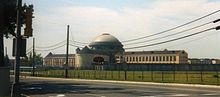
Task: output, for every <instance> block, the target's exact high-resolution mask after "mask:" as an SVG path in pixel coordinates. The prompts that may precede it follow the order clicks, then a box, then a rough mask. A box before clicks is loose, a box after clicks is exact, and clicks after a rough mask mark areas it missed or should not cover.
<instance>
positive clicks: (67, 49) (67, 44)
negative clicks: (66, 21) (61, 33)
mask: <svg viewBox="0 0 220 97" xmlns="http://www.w3.org/2000/svg"><path fill="white" fill-rule="evenodd" d="M66 40H67V43H66V64H65V77H66V78H67V77H68V64H69V62H68V57H69V25H67V39H66Z"/></svg>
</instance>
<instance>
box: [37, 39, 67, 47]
mask: <svg viewBox="0 0 220 97" xmlns="http://www.w3.org/2000/svg"><path fill="white" fill-rule="evenodd" d="M65 42H66V40H63V41H61V42H58V43H56V44H54V45H50V46H45V47H43V46H37V47H36V48H53V47H56V46H59V45H61V44H65Z"/></svg>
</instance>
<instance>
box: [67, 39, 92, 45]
mask: <svg viewBox="0 0 220 97" xmlns="http://www.w3.org/2000/svg"><path fill="white" fill-rule="evenodd" d="M70 41H71V42H73V43H78V44H86V45H87V44H89V43H86V42H79V41H75V40H70Z"/></svg>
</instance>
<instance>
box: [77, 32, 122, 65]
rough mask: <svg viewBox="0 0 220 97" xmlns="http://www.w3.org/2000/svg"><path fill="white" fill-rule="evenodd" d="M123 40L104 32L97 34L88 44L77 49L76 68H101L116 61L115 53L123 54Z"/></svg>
mask: <svg viewBox="0 0 220 97" xmlns="http://www.w3.org/2000/svg"><path fill="white" fill-rule="evenodd" d="M123 52H124V49H123V45H122V44H121V42H120V41H119V40H118V39H117V38H115V37H114V36H112V35H110V34H107V33H104V34H102V35H99V36H97V37H96V38H95V39H94V40H93V41H92V42H91V43H90V44H89V45H88V46H85V47H84V48H82V49H80V48H77V49H76V68H79V69H91V68H96V67H98V68H99V67H100V68H101V69H103V68H105V67H108V66H110V65H111V64H115V63H116V59H115V55H116V54H118V53H119V54H123Z"/></svg>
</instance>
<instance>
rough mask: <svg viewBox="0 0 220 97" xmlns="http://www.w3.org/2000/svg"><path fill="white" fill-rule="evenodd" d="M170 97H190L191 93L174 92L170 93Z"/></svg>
mask: <svg viewBox="0 0 220 97" xmlns="http://www.w3.org/2000/svg"><path fill="white" fill-rule="evenodd" d="M169 96H170V97H189V94H173V95H169Z"/></svg>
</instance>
